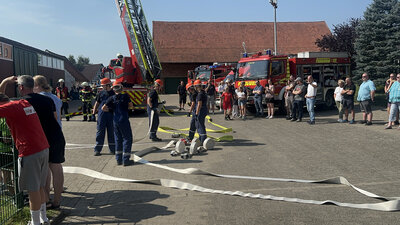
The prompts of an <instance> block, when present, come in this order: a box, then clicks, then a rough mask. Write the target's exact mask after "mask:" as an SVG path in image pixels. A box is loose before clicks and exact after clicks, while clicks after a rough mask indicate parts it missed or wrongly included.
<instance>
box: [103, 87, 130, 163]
mask: <svg viewBox="0 0 400 225" xmlns="http://www.w3.org/2000/svg"><path fill="white" fill-rule="evenodd" d="M112 89H113V90H114V92H115V95H113V96H111V97H109V98H108V100H107V102H106V103H105V104H104V105H103V107H102V108H101V109H102V110H103V111H104V112H109V111H112V112H113V120H114V136H115V159H116V160H117V164H118V165H122V164H123V165H124V166H129V165H132V164H133V162H132V161H130V157H131V150H132V129H131V124H130V123H129V115H128V112H129V108H132V107H133V103H132V102H131V100H130V98H129V96H128V95H127V94H123V93H122V84H121V83H120V82H117V81H115V82H114V84H113V86H112Z"/></svg>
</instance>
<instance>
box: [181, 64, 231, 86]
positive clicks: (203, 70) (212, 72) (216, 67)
mask: <svg viewBox="0 0 400 225" xmlns="http://www.w3.org/2000/svg"><path fill="white" fill-rule="evenodd" d="M235 67H236V64H231V63H223V64H218V63H214V64H213V65H212V66H209V65H201V66H198V67H196V68H195V69H194V70H189V71H188V83H190V82H194V81H195V80H201V82H202V83H203V84H205V83H206V82H207V81H208V82H211V83H212V84H214V86H216V87H217V86H218V83H220V82H221V81H223V80H224V79H225V78H226V76H227V75H228V74H229V73H230V72H231V71H232V70H235V69H236V68H235Z"/></svg>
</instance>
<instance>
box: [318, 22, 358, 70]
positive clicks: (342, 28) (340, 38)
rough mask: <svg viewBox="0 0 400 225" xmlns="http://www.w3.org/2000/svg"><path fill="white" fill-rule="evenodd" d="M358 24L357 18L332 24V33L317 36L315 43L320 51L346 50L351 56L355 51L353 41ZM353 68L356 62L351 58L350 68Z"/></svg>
mask: <svg viewBox="0 0 400 225" xmlns="http://www.w3.org/2000/svg"><path fill="white" fill-rule="evenodd" d="M359 24H360V19H359V18H350V20H349V22H348V23H341V24H338V25H334V26H333V32H332V34H327V35H324V36H322V38H318V39H317V41H316V42H315V44H316V45H317V46H318V47H319V48H320V49H321V51H329V52H347V53H348V54H349V56H350V57H353V56H354V55H355V53H356V51H355V49H354V41H355V40H356V38H357V33H356V28H357V26H358V25H359ZM355 68H356V63H355V61H354V60H352V70H354V69H355Z"/></svg>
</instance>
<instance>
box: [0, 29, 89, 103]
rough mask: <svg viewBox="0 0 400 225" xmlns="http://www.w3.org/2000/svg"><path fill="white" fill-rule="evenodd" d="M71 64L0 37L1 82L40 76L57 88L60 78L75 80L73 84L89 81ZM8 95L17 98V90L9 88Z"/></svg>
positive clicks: (65, 60)
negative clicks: (14, 78) (9, 77)
mask: <svg viewBox="0 0 400 225" xmlns="http://www.w3.org/2000/svg"><path fill="white" fill-rule="evenodd" d="M69 64H70V63H69V61H68V59H67V58H65V57H64V56H61V55H57V54H55V53H52V52H50V51H48V50H46V51H42V50H40V49H37V48H34V47H31V46H28V45H25V44H22V43H19V42H16V41H13V40H10V39H7V38H4V37H0V80H2V79H4V78H6V77H8V76H12V75H15V76H19V75H32V76H34V75H37V74H40V75H43V76H45V77H46V78H47V80H48V82H49V84H50V85H51V86H52V87H55V86H56V84H57V81H58V80H59V79H60V78H62V79H66V80H73V82H71V83H74V82H75V81H87V80H86V78H85V77H84V76H83V75H82V74H81V73H80V72H79V71H77V70H76V69H75V68H74V67H71V66H70V65H69ZM68 76H70V77H68ZM6 94H7V95H9V96H11V97H14V96H16V94H17V92H16V88H15V87H8V88H7V90H6Z"/></svg>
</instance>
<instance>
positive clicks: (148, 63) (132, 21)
mask: <svg viewBox="0 0 400 225" xmlns="http://www.w3.org/2000/svg"><path fill="white" fill-rule="evenodd" d="M115 3H116V4H117V8H118V11H119V15H120V17H122V16H124V18H121V19H122V21H125V24H123V25H124V26H125V27H126V31H127V38H128V39H129V40H128V42H130V43H131V44H132V45H131V46H132V48H133V49H130V51H131V55H135V56H136V58H137V61H138V64H139V67H140V70H141V72H142V75H143V77H144V78H145V79H146V78H147V75H150V77H151V79H157V78H159V77H160V74H161V70H162V67H161V63H160V60H159V58H158V54H157V51H156V48H155V47H154V43H153V39H152V37H151V32H150V29H149V27H148V26H147V20H146V17H145V15H144V11H143V7H142V3H141V2H140V0H115Z"/></svg>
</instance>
